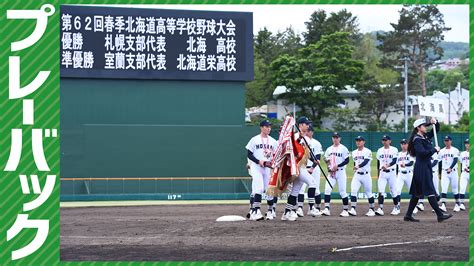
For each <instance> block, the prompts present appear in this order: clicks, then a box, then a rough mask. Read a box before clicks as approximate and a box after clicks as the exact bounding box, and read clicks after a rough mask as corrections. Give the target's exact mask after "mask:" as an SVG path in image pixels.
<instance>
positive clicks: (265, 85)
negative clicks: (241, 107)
mask: <svg viewBox="0 0 474 266" xmlns="http://www.w3.org/2000/svg"><path fill="white" fill-rule="evenodd" d="M302 46H303V45H302V44H301V37H300V36H299V35H298V34H297V33H295V31H294V30H293V29H292V28H291V27H289V28H287V29H286V30H285V31H283V32H278V33H276V34H273V33H272V32H271V31H269V30H268V29H267V28H263V29H262V30H260V31H259V32H258V33H257V35H256V36H255V38H254V80H253V81H251V82H247V83H246V84H245V88H246V92H245V94H246V100H245V106H246V107H252V106H258V105H263V104H266V103H267V101H269V100H271V99H272V93H273V91H274V89H275V87H274V86H273V82H272V75H273V74H272V70H271V69H270V63H271V62H272V61H274V60H275V59H276V58H277V57H278V56H280V55H281V54H284V53H288V54H296V53H298V50H299V49H300V48H301V47H302Z"/></svg>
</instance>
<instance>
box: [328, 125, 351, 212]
mask: <svg viewBox="0 0 474 266" xmlns="http://www.w3.org/2000/svg"><path fill="white" fill-rule="evenodd" d="M332 143H333V145H332V146H331V147H329V148H327V150H326V152H325V153H324V158H325V161H326V163H327V165H328V168H329V169H328V172H329V176H328V179H329V181H330V182H331V185H332V186H333V187H334V186H335V185H336V183H337V185H338V187H339V194H340V195H341V198H342V205H343V206H342V207H343V211H342V212H341V214H340V216H341V217H348V216H349V212H348V209H349V198H348V197H347V193H346V183H347V176H346V165H347V164H348V163H349V150H348V149H347V148H346V146H344V145H342V144H341V136H340V135H339V133H337V132H334V133H333V135H332ZM331 191H332V188H331V187H330V186H329V183H328V181H326V185H325V188H324V205H325V206H324V210H323V212H322V215H324V216H329V215H331V211H330V202H331Z"/></svg>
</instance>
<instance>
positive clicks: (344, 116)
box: [328, 107, 361, 131]
mask: <svg viewBox="0 0 474 266" xmlns="http://www.w3.org/2000/svg"><path fill="white" fill-rule="evenodd" d="M328 113H329V114H330V115H329V118H330V119H331V121H333V123H332V128H330V129H331V130H334V131H353V130H360V129H361V127H360V122H359V116H358V110H357V109H350V108H334V107H333V108H329V109H328Z"/></svg>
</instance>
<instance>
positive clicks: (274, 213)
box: [272, 208, 277, 218]
mask: <svg viewBox="0 0 474 266" xmlns="http://www.w3.org/2000/svg"><path fill="white" fill-rule="evenodd" d="M272 216H273V218H277V213H276V210H275V208H273V210H272Z"/></svg>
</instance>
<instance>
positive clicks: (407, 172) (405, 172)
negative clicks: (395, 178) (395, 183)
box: [400, 171, 411, 174]
mask: <svg viewBox="0 0 474 266" xmlns="http://www.w3.org/2000/svg"><path fill="white" fill-rule="evenodd" d="M400 173H402V174H409V173H411V171H400Z"/></svg>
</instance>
